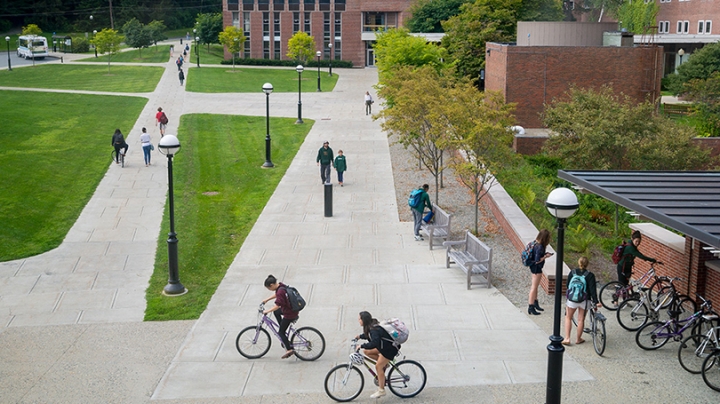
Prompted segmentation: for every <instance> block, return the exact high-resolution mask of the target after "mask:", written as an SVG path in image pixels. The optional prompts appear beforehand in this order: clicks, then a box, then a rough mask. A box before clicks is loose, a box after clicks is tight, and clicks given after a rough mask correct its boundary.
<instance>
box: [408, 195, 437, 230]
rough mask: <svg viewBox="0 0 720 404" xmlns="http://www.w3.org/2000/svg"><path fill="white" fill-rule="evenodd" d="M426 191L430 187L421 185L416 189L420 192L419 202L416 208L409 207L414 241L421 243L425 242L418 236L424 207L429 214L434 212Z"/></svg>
mask: <svg viewBox="0 0 720 404" xmlns="http://www.w3.org/2000/svg"><path fill="white" fill-rule="evenodd" d="M428 189H430V185H428V184H423V186H422V187H420V188H418V190H419V191H420V202H419V203H418V204H417V206H411V207H410V210H411V211H412V214H413V221H414V222H415V226H414V228H413V230H414V231H415V240H416V241H423V240H425V239H424V238H423V237H422V236H421V235H420V226H421V225H422V218H423V213H425V207H427V208H428V209H430V211H431V212H434V209H433V206H432V204H431V203H430V195H428V192H427V191H428Z"/></svg>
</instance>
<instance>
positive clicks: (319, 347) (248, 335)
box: [235, 304, 325, 361]
mask: <svg viewBox="0 0 720 404" xmlns="http://www.w3.org/2000/svg"><path fill="white" fill-rule="evenodd" d="M264 308H265V305H264V304H260V307H259V308H258V323H257V325H251V326H249V327H246V328H244V329H243V330H242V331H240V333H239V334H238V336H237V338H236V339H235V347H236V348H237V350H238V352H240V355H242V356H244V357H246V358H248V359H257V358H261V357H262V356H263V355H265V354H266V353H267V352H268V351H269V350H270V345H272V340H271V339H270V333H269V332H268V331H267V330H266V329H265V328H264V327H266V328H269V329H270V331H272V333H273V334H274V335H275V338H277V339H278V340H279V341H280V345H282V346H283V348H286V347H285V346H284V344H283V343H282V339H280V333H279V332H278V330H279V328H280V326H279V325H278V323H276V322H275V320H273V319H272V318H270V317H269V316H268V315H267V314H263V310H264ZM293 323H294V322H293ZM288 337H289V338H288V340H289V341H290V344H291V345H292V349H293V350H294V351H295V352H294V354H295V356H297V357H298V359H300V360H303V361H314V360H316V359H318V358H319V357H321V356H322V354H323V353H324V352H325V337H323V335H322V333H321V332H320V331H318V330H317V329H315V328H313V327H300V328H298V329H295V328H294V327H293V325H292V324H290V327H289V328H288Z"/></svg>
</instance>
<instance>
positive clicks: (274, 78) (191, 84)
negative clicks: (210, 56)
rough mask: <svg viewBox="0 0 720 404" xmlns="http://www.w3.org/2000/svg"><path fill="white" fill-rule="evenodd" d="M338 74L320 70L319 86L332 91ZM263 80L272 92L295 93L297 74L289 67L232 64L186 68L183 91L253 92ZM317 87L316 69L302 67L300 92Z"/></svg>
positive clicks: (311, 90) (313, 89) (310, 90)
mask: <svg viewBox="0 0 720 404" xmlns="http://www.w3.org/2000/svg"><path fill="white" fill-rule="evenodd" d="M337 80H338V75H337V74H334V73H333V75H332V77H328V75H327V70H325V71H321V72H320V88H321V89H322V90H323V91H332V89H333V88H334V87H335V83H337ZM264 83H271V84H272V85H273V88H274V91H275V92H284V93H287V92H297V91H298V74H297V72H296V71H295V69H293V68H290V67H289V68H287V69H249V68H246V67H242V68H240V67H235V70H233V68H232V66H227V67H226V68H218V67H212V68H205V69H203V68H202V67H201V68H199V69H190V70H189V72H188V80H187V87H186V90H187V91H194V92H200V93H255V92H258V93H259V92H261V91H262V86H263V84H264ZM316 90H317V70H312V69H310V70H306V71H305V72H304V73H303V79H302V91H303V92H315V91H316Z"/></svg>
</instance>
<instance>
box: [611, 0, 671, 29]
mask: <svg viewBox="0 0 720 404" xmlns="http://www.w3.org/2000/svg"><path fill="white" fill-rule="evenodd" d="M659 9H660V6H659V5H658V4H657V3H656V2H654V1H650V2H645V1H627V2H623V3H622V4H621V5H620V6H619V7H618V8H617V11H616V14H615V16H616V18H617V19H618V21H620V26H621V27H623V28H626V29H627V30H628V31H630V32H635V33H638V34H642V33H645V32H646V31H647V29H648V27H650V26H653V25H655V24H656V23H655V21H656V17H657V14H658V11H659Z"/></svg>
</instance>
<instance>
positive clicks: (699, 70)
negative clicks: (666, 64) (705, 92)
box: [667, 42, 720, 95]
mask: <svg viewBox="0 0 720 404" xmlns="http://www.w3.org/2000/svg"><path fill="white" fill-rule="evenodd" d="M719 70H720V42H715V43H712V44H708V45H705V46H704V47H702V48H701V49H699V50H697V51H695V52H693V54H692V55H690V56H688V59H687V61H686V62H685V63H683V64H682V65H680V66H679V67H678V68H677V74H672V75H670V76H668V85H667V87H668V90H670V91H672V92H673V93H674V94H676V95H677V94H682V92H683V86H684V84H685V83H687V82H689V81H691V80H706V79H708V78H710V76H711V75H712V74H713V73H715V72H716V71H719Z"/></svg>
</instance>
